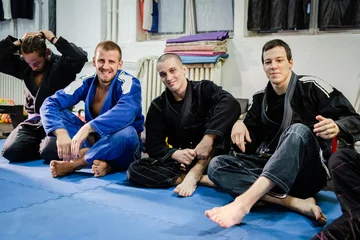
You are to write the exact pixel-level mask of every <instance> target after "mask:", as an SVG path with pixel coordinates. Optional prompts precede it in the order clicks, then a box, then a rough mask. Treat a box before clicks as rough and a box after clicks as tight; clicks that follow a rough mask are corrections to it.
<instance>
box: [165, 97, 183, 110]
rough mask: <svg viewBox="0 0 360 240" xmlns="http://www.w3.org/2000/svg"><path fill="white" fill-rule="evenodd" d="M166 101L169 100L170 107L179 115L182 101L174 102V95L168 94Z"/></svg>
mask: <svg viewBox="0 0 360 240" xmlns="http://www.w3.org/2000/svg"><path fill="white" fill-rule="evenodd" d="M168 100H169V102H170V104H171V106H172V107H173V108H174V109H175V111H176V112H177V113H179V114H180V113H181V108H182V105H183V103H184V99H183V100H180V101H176V100H175V98H174V95H172V94H169V95H168Z"/></svg>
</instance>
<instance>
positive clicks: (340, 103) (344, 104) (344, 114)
mask: <svg viewBox="0 0 360 240" xmlns="http://www.w3.org/2000/svg"><path fill="white" fill-rule="evenodd" d="M322 84H323V85H324V84H327V83H322ZM318 85H319V84H318ZM318 85H316V84H313V85H312V91H313V93H314V94H313V95H314V96H315V101H316V102H317V103H318V104H317V106H318V110H319V116H317V118H316V119H317V120H318V121H319V123H317V124H315V125H314V132H315V133H316V134H317V135H318V136H319V137H321V138H324V139H330V138H334V137H338V138H339V139H341V140H342V141H344V142H346V143H347V144H349V145H352V144H354V143H355V141H358V140H360V128H359V126H360V116H359V114H357V113H356V111H355V109H354V108H353V106H352V105H351V103H350V102H349V101H348V100H347V99H346V97H345V96H344V95H343V94H342V93H341V92H339V91H338V90H337V89H335V88H333V87H332V86H331V85H329V84H327V87H326V88H325V87H322V88H320V87H319V86H318Z"/></svg>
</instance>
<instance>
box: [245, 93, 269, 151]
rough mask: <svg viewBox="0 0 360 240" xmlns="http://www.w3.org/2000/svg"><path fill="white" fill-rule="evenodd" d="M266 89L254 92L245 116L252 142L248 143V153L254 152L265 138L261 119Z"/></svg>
mask: <svg viewBox="0 0 360 240" xmlns="http://www.w3.org/2000/svg"><path fill="white" fill-rule="evenodd" d="M263 96H264V91H260V92H257V93H255V94H254V96H253V99H252V102H251V103H250V105H249V108H248V111H247V113H246V116H245V118H244V124H245V126H246V127H247V129H248V131H249V134H250V138H251V140H252V142H251V143H247V145H246V148H245V149H246V153H250V152H254V151H255V150H256V149H257V148H258V146H259V145H260V143H261V142H262V141H263V140H264V134H263V133H264V132H265V131H263V127H262V121H261V106H262V98H263Z"/></svg>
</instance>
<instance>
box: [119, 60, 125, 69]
mask: <svg viewBox="0 0 360 240" xmlns="http://www.w3.org/2000/svg"><path fill="white" fill-rule="evenodd" d="M123 64H124V62H123V60H120V62H119V65H118V70H120V69H121V68H122V66H123Z"/></svg>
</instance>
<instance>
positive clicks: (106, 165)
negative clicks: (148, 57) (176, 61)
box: [40, 41, 144, 177]
mask: <svg viewBox="0 0 360 240" xmlns="http://www.w3.org/2000/svg"><path fill="white" fill-rule="evenodd" d="M93 65H94V67H96V74H95V75H94V76H92V77H89V78H87V79H85V80H84V81H83V84H82V85H81V86H80V87H78V88H77V89H71V85H70V87H68V88H65V89H64V90H60V91H58V92H56V93H55V94H54V95H53V96H51V97H49V98H47V99H46V100H45V102H44V104H43V106H42V107H41V110H40V112H41V120H42V122H43V125H44V129H45V131H46V134H48V135H51V134H54V135H55V136H56V138H57V140H56V145H57V154H58V156H59V158H60V159H62V160H63V161H58V160H52V161H51V162H50V171H51V174H52V176H53V177H59V176H63V175H66V174H69V173H72V172H74V171H75V170H78V169H81V168H83V167H86V166H89V165H92V170H93V173H94V176H95V177H99V176H104V175H105V174H107V173H108V172H109V171H111V170H118V169H127V167H128V166H129V164H130V163H131V162H132V161H133V159H134V154H135V153H136V152H137V151H138V149H139V148H138V146H139V137H138V134H139V133H140V132H141V131H142V130H143V122H144V117H143V115H142V113H141V88H140V82H139V80H138V79H136V78H135V77H133V76H131V75H129V74H128V73H126V72H124V71H123V70H121V67H122V60H121V49H120V47H119V46H118V45H117V44H116V43H114V42H112V41H104V42H101V43H99V44H98V46H97V47H96V49H95V56H94V57H93ZM81 100H82V101H85V120H86V122H87V123H84V122H82V121H81V120H80V119H79V118H78V117H77V116H75V115H74V114H73V113H71V112H70V111H69V110H67V108H68V107H71V106H73V105H75V104H77V103H78V102H80V101H81ZM49 137H51V136H49ZM47 142H51V141H47ZM45 149H46V148H45ZM45 156H51V154H46V155H45ZM45 160H50V159H45Z"/></svg>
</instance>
